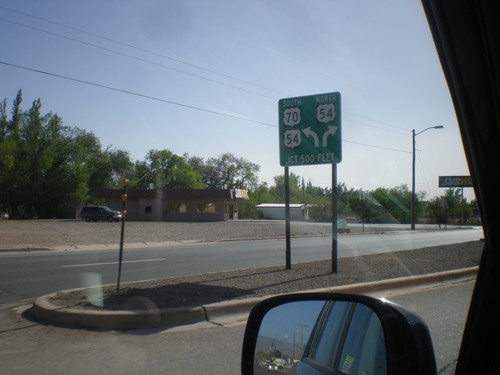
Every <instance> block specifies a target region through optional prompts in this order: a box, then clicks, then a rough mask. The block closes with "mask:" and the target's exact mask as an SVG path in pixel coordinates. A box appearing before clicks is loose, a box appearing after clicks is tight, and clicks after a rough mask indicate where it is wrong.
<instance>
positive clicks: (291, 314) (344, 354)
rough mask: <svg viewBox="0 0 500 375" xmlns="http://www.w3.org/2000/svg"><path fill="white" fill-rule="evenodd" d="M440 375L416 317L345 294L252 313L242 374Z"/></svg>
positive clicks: (273, 303)
mask: <svg viewBox="0 0 500 375" xmlns="http://www.w3.org/2000/svg"><path fill="white" fill-rule="evenodd" d="M268 372H279V373H282V374H296V375H300V374H423V373H425V374H435V373H436V364H435V358H434V351H433V348H432V342H431V339H430V334H429V331H428V329H427V326H426V325H425V323H424V322H423V321H422V320H421V319H420V318H419V317H418V316H416V315H415V314H414V313H411V312H410V311H408V310H406V309H404V308H403V307H401V306H399V305H395V304H392V303H389V302H387V301H383V300H379V299H375V298H371V297H367V296H359V295H347V294H310V293H308V294H292V295H286V296H280V297H274V298H270V299H268V300H266V301H263V302H261V303H260V304H258V305H257V306H255V308H254V309H253V310H252V312H251V313H250V316H249V319H248V323H247V327H246V331H245V340H244V343H243V355H242V373H243V374H260V373H268Z"/></svg>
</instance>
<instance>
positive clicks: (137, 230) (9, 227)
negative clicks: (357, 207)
mask: <svg viewBox="0 0 500 375" xmlns="http://www.w3.org/2000/svg"><path fill="white" fill-rule="evenodd" d="M291 232H292V236H299V235H331V225H329V224H308V223H296V222H292V223H291ZM120 233H121V223H108V222H96V223H94V222H91V223H85V222H83V221H79V220H36V221H35V220H26V221H15V220H9V221H4V222H0V239H1V240H0V247H3V248H5V247H7V246H12V245H14V246H19V245H26V244H30V245H38V246H47V247H50V246H62V245H94V244H118V243H119V241H120ZM124 233H125V236H124V239H125V243H137V242H164V241H187V240H195V241H220V240H223V239H226V240H227V239H243V238H266V237H284V236H285V225H284V223H283V222H275V221H225V222H212V223H210V222H208V223H206V222H204V223H170V222H139V221H127V222H126V224H125V232H124Z"/></svg>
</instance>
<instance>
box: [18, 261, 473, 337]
mask: <svg viewBox="0 0 500 375" xmlns="http://www.w3.org/2000/svg"><path fill="white" fill-rule="evenodd" d="M477 270H478V267H470V268H463V269H458V270H452V271H445V272H437V273H432V274H427V275H419V276H410V277H400V278H395V279H390V280H381V281H374V282H369V283H361V284H353V285H345V286H337V287H332V288H321V289H313V290H307V291H303V292H311V293H313V292H327V293H333V292H335V293H356V294H369V293H374V292H379V291H382V290H388V289H398V288H405V287H410V286H411V287H415V286H421V285H424V284H431V283H445V282H450V281H454V280H460V279H466V278H472V277H475V276H476V274H477ZM80 289H81V288H80ZM72 290H75V289H70V290H65V291H61V292H58V293H65V292H70V291H72ZM55 294H56V293H51V294H47V295H44V296H41V297H39V298H37V299H36V301H35V302H34V304H33V305H32V307H31V308H30V309H28V310H27V313H28V314H29V315H30V316H31V317H33V318H34V319H36V320H38V321H41V322H44V323H49V324H53V325H56V326H62V327H68V328H86V329H94V330H129V329H147V328H160V327H161V328H169V327H175V326H181V325H188V324H194V323H198V322H202V321H208V322H212V323H215V324H224V323H225V322H234V321H238V320H244V319H246V317H247V316H248V314H249V312H250V310H251V309H252V307H253V306H254V305H255V304H257V303H258V302H260V301H262V300H264V299H266V298H269V297H271V296H270V295H269V296H262V297H255V298H247V299H240V300H232V301H223V302H217V303H212V304H208V305H201V306H186V307H179V308H165V309H159V308H158V307H156V306H154V305H153V306H151V305H145V307H144V309H138V310H119V311H111V310H93V309H85V308H78V307H61V306H56V305H54V304H52V303H51V302H50V298H51V297H52V296H54V295H55Z"/></svg>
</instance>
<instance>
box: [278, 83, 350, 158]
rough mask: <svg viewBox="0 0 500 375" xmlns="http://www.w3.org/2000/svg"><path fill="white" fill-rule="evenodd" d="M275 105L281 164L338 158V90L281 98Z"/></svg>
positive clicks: (339, 152) (339, 136)
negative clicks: (277, 110)
mask: <svg viewBox="0 0 500 375" xmlns="http://www.w3.org/2000/svg"><path fill="white" fill-rule="evenodd" d="M278 107H279V142H280V165H281V166H283V167H287V166H294V165H314V164H337V163H340V162H341V161H342V147H341V146H342V142H341V126H340V125H341V116H340V93H339V92H332V93H327V94H318V95H309V96H301V97H296V98H286V99H281V100H280V101H279V103H278Z"/></svg>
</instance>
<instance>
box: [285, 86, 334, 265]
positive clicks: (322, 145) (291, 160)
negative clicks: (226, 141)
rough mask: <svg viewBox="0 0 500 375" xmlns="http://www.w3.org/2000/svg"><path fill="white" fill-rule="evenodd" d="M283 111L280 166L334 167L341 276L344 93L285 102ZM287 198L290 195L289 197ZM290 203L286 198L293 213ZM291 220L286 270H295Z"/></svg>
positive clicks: (286, 167) (286, 182)
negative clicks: (340, 181)
mask: <svg viewBox="0 0 500 375" xmlns="http://www.w3.org/2000/svg"><path fill="white" fill-rule="evenodd" d="M278 110H279V144H280V165H281V166H283V167H285V185H286V186H285V189H288V188H289V187H288V168H289V167H292V166H298V165H317V164H332V272H333V273H336V272H337V208H336V207H337V204H336V203H337V164H338V163H340V162H341V161H342V138H341V113H340V93H339V92H331V93H326V94H317V95H308V96H301V97H295V98H286V99H281V100H280V101H279V103H278ZM285 195H286V194H285ZM289 207H290V199H289V197H288V196H286V197H285V209H286V211H287V212H289V209H290V208H289ZM289 227H290V218H289V216H288V215H287V218H286V228H287V233H286V236H287V237H286V238H287V249H286V268H287V269H290V268H291V257H290V245H289V244H290V230H289V229H288V228H289Z"/></svg>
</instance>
